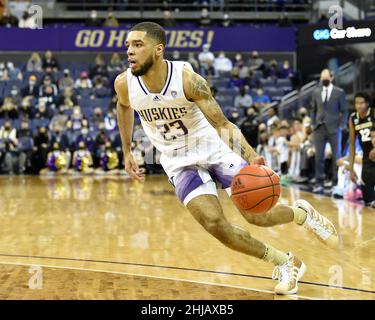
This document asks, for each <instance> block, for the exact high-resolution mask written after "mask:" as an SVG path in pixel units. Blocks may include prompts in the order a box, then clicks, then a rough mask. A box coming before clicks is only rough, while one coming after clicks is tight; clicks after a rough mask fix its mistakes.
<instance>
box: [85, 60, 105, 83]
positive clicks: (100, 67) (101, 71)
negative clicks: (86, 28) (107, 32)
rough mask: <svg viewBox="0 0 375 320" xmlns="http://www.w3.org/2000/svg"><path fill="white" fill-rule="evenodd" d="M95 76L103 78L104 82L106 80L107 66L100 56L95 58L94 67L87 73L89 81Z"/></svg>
mask: <svg viewBox="0 0 375 320" xmlns="http://www.w3.org/2000/svg"><path fill="white" fill-rule="evenodd" d="M97 76H101V77H103V78H105V80H107V79H108V71H107V65H106V64H105V62H104V59H103V58H102V56H101V55H100V54H98V55H97V56H96V58H95V65H94V66H93V67H92V68H91V69H90V72H89V77H90V79H92V80H95V78H96V77H97Z"/></svg>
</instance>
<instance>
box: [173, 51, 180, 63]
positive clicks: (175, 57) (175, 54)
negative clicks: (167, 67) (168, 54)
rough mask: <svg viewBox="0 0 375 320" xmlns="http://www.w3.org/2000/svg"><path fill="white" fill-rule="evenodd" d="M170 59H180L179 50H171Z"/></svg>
mask: <svg viewBox="0 0 375 320" xmlns="http://www.w3.org/2000/svg"><path fill="white" fill-rule="evenodd" d="M172 60H174V61H179V60H180V51H178V50H173V53H172Z"/></svg>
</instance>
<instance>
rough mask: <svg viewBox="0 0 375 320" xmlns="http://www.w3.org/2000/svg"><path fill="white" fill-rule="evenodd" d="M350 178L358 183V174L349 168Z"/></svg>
mask: <svg viewBox="0 0 375 320" xmlns="http://www.w3.org/2000/svg"><path fill="white" fill-rule="evenodd" d="M350 180H352V182H354V183H358V176H357V174H356V173H355V171H354V170H350Z"/></svg>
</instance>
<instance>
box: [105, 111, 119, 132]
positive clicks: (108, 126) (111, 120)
mask: <svg viewBox="0 0 375 320" xmlns="http://www.w3.org/2000/svg"><path fill="white" fill-rule="evenodd" d="M104 125H105V130H106V131H114V130H115V129H116V128H117V121H116V117H115V115H114V113H113V111H108V113H107V114H106V115H105V117H104Z"/></svg>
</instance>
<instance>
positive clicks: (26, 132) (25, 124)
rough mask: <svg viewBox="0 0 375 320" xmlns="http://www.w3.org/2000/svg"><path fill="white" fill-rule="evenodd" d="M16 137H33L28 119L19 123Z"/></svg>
mask: <svg viewBox="0 0 375 320" xmlns="http://www.w3.org/2000/svg"><path fill="white" fill-rule="evenodd" d="M16 136H17V139H21V138H24V137H29V138H32V137H33V133H32V132H31V129H30V123H29V121H28V120H22V121H21V124H20V129H19V130H17V131H16Z"/></svg>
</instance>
